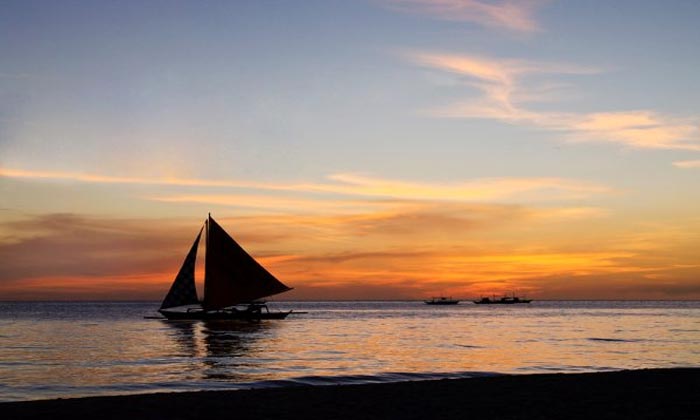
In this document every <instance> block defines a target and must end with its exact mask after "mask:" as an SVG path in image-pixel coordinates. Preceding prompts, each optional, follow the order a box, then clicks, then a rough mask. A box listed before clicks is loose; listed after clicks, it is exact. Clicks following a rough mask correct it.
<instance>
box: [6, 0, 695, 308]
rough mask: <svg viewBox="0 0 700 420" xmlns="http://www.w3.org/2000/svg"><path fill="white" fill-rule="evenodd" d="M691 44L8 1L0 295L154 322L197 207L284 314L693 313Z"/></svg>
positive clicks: (365, 16) (216, 6)
mask: <svg viewBox="0 0 700 420" xmlns="http://www.w3.org/2000/svg"><path fill="white" fill-rule="evenodd" d="M699 21H700V2H697V1H644V0H634V1H631V0H630V1H623V0H620V1H564V0H560V1H557V0H551V1H546V0H543V1H537V0H532V1H529V0H523V1H487V0H364V1H363V0H357V1H329V0H320V1H294V2H292V1H208V2H202V1H147V2H142V1H133V2H131V1H123V2H122V1H120V2H113V1H31V0H22V1H3V2H0V300H14V299H19V300H43V299H70V300H73V299H75V300H84V299H154V300H159V299H162V297H163V296H164V295H165V293H166V292H167V290H168V288H169V285H170V283H171V282H172V280H173V279H174V277H175V274H176V273H177V270H178V269H179V267H180V264H181V263H182V260H183V259H184V257H185V254H186V253H187V251H188V250H189V247H190V246H191V244H192V241H193V240H194V238H195V236H196V235H197V233H198V231H199V229H200V227H201V225H202V223H203V221H204V219H205V218H206V215H207V213H208V212H211V213H212V216H213V217H214V218H216V219H217V220H218V221H219V223H220V224H221V225H222V226H223V227H224V228H225V229H227V231H228V232H229V233H231V234H232V236H233V237H234V238H236V240H238V242H239V243H240V244H241V245H242V246H243V247H244V248H246V249H247V250H248V251H249V252H250V253H251V254H252V255H253V256H254V257H256V258H257V259H258V260H259V261H260V262H261V263H262V264H263V265H264V266H266V267H267V268H268V269H269V270H270V271H271V272H272V273H274V274H275V275H276V276H277V277H278V278H279V279H280V280H281V281H283V282H284V283H285V284H287V285H289V286H291V287H294V288H295V290H293V291H292V292H289V293H286V294H284V295H280V296H279V297H277V298H276V299H279V300H284V299H419V298H426V297H430V296H433V295H452V296H455V297H460V298H470V297H478V296H479V295H481V294H489V295H490V294H494V293H495V294H501V293H511V292H513V291H514V292H517V293H520V294H524V295H527V296H528V297H532V298H535V299H590V298H594V299H700V77H699V75H700V24H698V22H699ZM200 259H201V255H200ZM197 276H198V281H200V280H201V279H202V272H201V270H199V271H198V272H197Z"/></svg>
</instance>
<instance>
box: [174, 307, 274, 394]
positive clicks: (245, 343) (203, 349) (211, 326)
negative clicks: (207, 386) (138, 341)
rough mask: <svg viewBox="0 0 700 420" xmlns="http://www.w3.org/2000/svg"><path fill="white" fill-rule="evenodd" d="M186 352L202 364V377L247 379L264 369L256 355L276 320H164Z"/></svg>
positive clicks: (228, 379) (177, 342) (179, 345)
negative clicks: (272, 321)
mask: <svg viewBox="0 0 700 420" xmlns="http://www.w3.org/2000/svg"><path fill="white" fill-rule="evenodd" d="M162 322H163V323H164V324H166V325H167V326H168V327H170V328H171V329H172V332H173V334H172V335H171V337H172V339H173V341H174V342H175V343H176V344H177V345H178V347H179V348H180V349H181V350H182V351H183V353H184V355H185V356H187V357H191V358H196V359H197V360H198V361H199V362H200V363H201V373H202V376H201V378H202V379H210V380H211V379H213V380H226V381H231V380H244V379H250V373H251V372H253V371H256V370H260V369H262V364H261V361H260V360H259V358H258V357H257V356H256V355H257V354H258V353H260V352H261V350H262V349H261V344H262V343H264V342H265V340H269V337H270V336H271V334H272V332H273V330H274V329H275V328H277V327H276V324H275V323H270V322H265V321H260V322H248V321H225V320H209V321H162Z"/></svg>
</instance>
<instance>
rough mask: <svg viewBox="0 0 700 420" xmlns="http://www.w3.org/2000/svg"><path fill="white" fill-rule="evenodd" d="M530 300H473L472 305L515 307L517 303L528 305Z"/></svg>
mask: <svg viewBox="0 0 700 420" xmlns="http://www.w3.org/2000/svg"><path fill="white" fill-rule="evenodd" d="M530 302H532V299H515V300H513V299H508V300H502V299H501V300H490V299H489V300H485V299H482V300H475V301H474V303H476V304H477V305H515V304H518V303H530Z"/></svg>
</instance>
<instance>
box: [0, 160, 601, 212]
mask: <svg viewBox="0 0 700 420" xmlns="http://www.w3.org/2000/svg"><path fill="white" fill-rule="evenodd" d="M0 176H3V177H9V178H27V179H38V180H68V181H75V182H87V183H106V184H142V185H174V186H181V187H228V188H246V189H257V190H261V191H275V192H292V193H302V194H313V193H316V194H319V193H322V194H331V195H344V196H355V197H368V198H391V199H403V200H444V201H458V202H459V201H462V202H468V201H493V200H512V199H526V200H560V199H580V198H583V197H587V196H591V195H595V194H603V193H610V192H612V189H610V188H609V187H607V186H603V185H599V184H594V183H590V182H584V181H579V180H573V179H567V178H557V177H549V178H548V177H523V178H515V177H511V178H477V179H472V180H465V181H462V182H443V183H440V182H435V183H427V182H417V181H406V180H396V179H384V178H377V177H371V176H366V175H359V174H349V173H345V174H332V175H329V176H328V177H327V181H326V182H307V183H259V182H248V181H237V180H215V179H197V178H139V177H121V176H109V175H95V174H76V173H71V172H55V171H54V172H46V171H30V170H17V169H6V168H5V169H3V168H0ZM152 198H153V199H155V200H160V201H180V202H185V201H190V202H197V201H201V202H209V203H217V202H218V203H219V204H229V203H231V202H232V201H233V200H236V197H233V196H223V195H177V196H157V197H152ZM240 198H241V199H242V201H247V202H249V203H250V205H251V206H269V205H270V204H271V203H276V204H280V205H283V206H291V207H298V206H299V205H303V202H301V201H300V200H298V199H289V198H274V199H273V198H269V197H267V198H265V197H257V196H241V197H240Z"/></svg>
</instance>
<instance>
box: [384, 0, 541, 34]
mask: <svg viewBox="0 0 700 420" xmlns="http://www.w3.org/2000/svg"><path fill="white" fill-rule="evenodd" d="M542 3H543V2H542V1H533V0H520V1H512V0H501V1H483V0H385V4H386V5H387V6H388V7H390V8H392V9H394V10H398V11H402V12H407V13H415V14H422V15H427V16H430V17H434V18H437V19H442V20H450V21H457V22H471V23H476V24H478V25H481V26H485V27H489V28H496V29H505V30H508V31H513V32H519V33H532V32H537V31H540V30H541V29H540V26H539V24H538V23H537V20H536V18H535V12H536V11H537V8H538V7H539V6H540V5H541V4H542Z"/></svg>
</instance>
